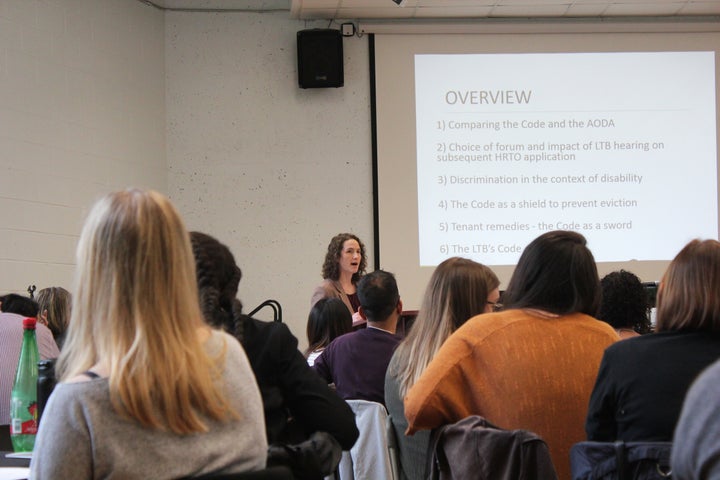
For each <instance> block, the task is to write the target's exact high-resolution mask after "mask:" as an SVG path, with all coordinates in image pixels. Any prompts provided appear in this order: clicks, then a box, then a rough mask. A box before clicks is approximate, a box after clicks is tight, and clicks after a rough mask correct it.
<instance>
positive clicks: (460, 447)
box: [430, 415, 557, 480]
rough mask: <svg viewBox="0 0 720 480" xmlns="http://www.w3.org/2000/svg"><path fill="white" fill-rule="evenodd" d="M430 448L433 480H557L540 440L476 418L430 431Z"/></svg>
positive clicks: (528, 433)
mask: <svg viewBox="0 0 720 480" xmlns="http://www.w3.org/2000/svg"><path fill="white" fill-rule="evenodd" d="M430 448H431V450H432V452H433V459H432V462H431V465H430V478H431V479H433V480H452V479H457V478H473V479H476V480H516V479H518V478H522V479H527V480H531V479H536V480H557V473H556V472H555V467H554V466H553V463H552V459H551V458H550V451H549V450H548V447H547V444H546V443H545V441H544V440H543V439H542V438H540V437H539V436H537V435H536V434H534V433H532V432H528V431H527V430H503V429H500V428H497V427H495V426H494V425H492V424H491V423H489V422H488V421H487V420H485V419H484V418H482V417H480V416H477V415H473V416H470V417H467V418H464V419H462V420H460V421H458V422H456V423H453V424H450V425H445V426H443V427H440V428H439V429H436V430H435V431H433V434H432V438H431V440H430Z"/></svg>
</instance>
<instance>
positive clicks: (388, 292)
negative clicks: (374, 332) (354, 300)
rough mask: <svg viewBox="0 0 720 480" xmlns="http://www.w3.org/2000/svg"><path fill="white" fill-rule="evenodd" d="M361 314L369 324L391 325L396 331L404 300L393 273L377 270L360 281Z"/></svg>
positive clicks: (391, 328)
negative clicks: (401, 297) (401, 298)
mask: <svg viewBox="0 0 720 480" xmlns="http://www.w3.org/2000/svg"><path fill="white" fill-rule="evenodd" d="M357 294H358V299H359V300H360V309H359V312H360V315H362V317H363V318H365V319H366V320H367V322H368V325H369V326H378V327H381V328H383V327H389V328H386V329H387V330H391V331H392V332H393V333H394V332H395V327H396V325H397V320H398V317H399V315H400V314H401V313H402V301H401V300H400V293H399V292H398V286H397V282H396V281H395V276H394V275H393V274H392V273H389V272H386V271H384V270H376V271H374V272H372V273H369V274H367V275H365V276H364V277H363V278H362V279H361V280H360V282H359V283H358V292H357Z"/></svg>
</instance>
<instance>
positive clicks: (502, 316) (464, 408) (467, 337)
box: [404, 231, 618, 479]
mask: <svg viewBox="0 0 720 480" xmlns="http://www.w3.org/2000/svg"><path fill="white" fill-rule="evenodd" d="M504 301H505V308H506V310H505V311H503V312H498V313H490V314H484V315H481V316H476V317H474V318H472V319H470V320H468V321H467V322H466V323H465V324H464V325H463V326H462V327H460V328H459V329H458V330H457V331H456V332H455V333H454V334H453V335H451V336H450V338H449V339H448V340H447V341H446V342H445V343H444V344H443V346H442V347H441V348H440V351H439V352H438V353H437V355H436V356H435V358H434V359H433V360H432V362H431V363H430V365H429V366H428V368H427V369H426V370H425V372H424V373H423V375H422V376H421V377H420V379H419V380H418V381H417V382H416V383H415V384H414V385H413V387H412V388H411V389H410V391H409V392H408V394H407V396H406V397H405V402H404V403H405V414H406V416H407V419H408V424H409V428H408V434H412V433H414V432H416V431H418V430H427V429H433V428H436V427H439V426H442V425H445V424H449V423H454V422H457V421H459V420H461V419H463V418H465V417H468V416H470V415H480V416H483V417H485V418H486V419H487V420H488V421H490V422H491V423H493V424H495V425H496V426H498V427H500V428H504V429H508V430H512V429H523V430H529V431H531V432H534V433H536V434H538V435H540V436H541V437H542V438H543V439H544V440H545V441H546V442H547V444H548V447H549V449H550V454H551V456H552V459H553V463H554V465H555V469H556V470H557V472H558V476H559V478H560V479H569V478H570V461H569V451H570V447H571V446H572V445H573V444H574V443H576V442H579V441H582V440H584V439H585V432H584V429H583V427H584V423H585V415H586V413H587V405H588V399H589V398H590V392H591V391H592V388H593V383H594V381H595V376H596V374H597V370H598V365H599V363H600V359H601V358H602V354H603V351H604V350H605V348H606V347H607V346H608V345H610V344H612V343H613V342H615V341H616V340H617V339H618V335H617V333H616V332H615V330H613V328H612V327H610V326H609V325H608V324H606V323H604V322H600V321H599V320H596V319H595V318H593V317H592V316H593V315H594V314H595V313H596V312H597V309H598V305H599V302H600V280H599V277H598V273H597V268H596V266H595V260H594V258H593V256H592V253H591V252H590V250H589V249H588V248H587V246H586V241H585V238H584V237H583V236H582V235H580V234H579V233H576V232H569V231H554V232H548V233H545V234H543V235H541V236H540V237H538V238H536V239H535V240H533V241H532V242H531V243H530V244H529V245H528V246H527V248H526V249H525V250H524V252H523V254H522V255H521V257H520V260H519V262H518V265H517V267H516V269H515V273H514V274H513V276H512V278H511V280H510V283H509V285H508V288H507V290H506V292H505V297H504Z"/></svg>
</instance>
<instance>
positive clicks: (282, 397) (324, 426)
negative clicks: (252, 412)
mask: <svg viewBox="0 0 720 480" xmlns="http://www.w3.org/2000/svg"><path fill="white" fill-rule="evenodd" d="M243 318H244V326H243V328H244V331H243V341H242V345H243V347H244V348H245V352H246V353H247V356H248V359H249V360H250V365H251V367H252V369H253V372H254V373H255V378H256V379H257V382H258V386H259V387H260V393H261V395H262V399H263V404H264V408H265V426H266V429H267V437H268V443H275V442H286V443H299V442H301V441H303V440H305V439H307V437H308V436H309V435H310V434H312V433H313V432H317V431H323V432H327V433H329V434H330V435H332V436H333V437H335V439H336V440H337V441H338V443H340V445H341V446H342V448H343V450H349V449H350V447H352V445H353V444H354V443H355V440H357V437H358V429H357V426H356V425H355V415H354V414H353V412H352V410H351V409H350V407H349V406H348V404H347V403H346V402H345V401H344V400H343V399H342V398H340V397H339V396H338V395H337V394H336V393H335V392H334V391H332V390H331V389H330V388H329V387H328V385H327V383H326V382H325V381H323V379H322V378H320V377H319V376H318V375H317V374H316V373H315V372H314V371H312V369H311V368H310V367H309V366H308V364H307V361H306V360H305V358H304V357H303V356H302V354H301V353H300V351H299V350H298V341H297V339H296V338H295V337H294V336H293V334H292V333H291V332H290V330H289V329H288V327H287V325H285V324H284V323H280V322H263V321H261V320H256V319H254V318H250V317H247V316H246V317H243Z"/></svg>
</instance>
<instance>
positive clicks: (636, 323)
mask: <svg viewBox="0 0 720 480" xmlns="http://www.w3.org/2000/svg"><path fill="white" fill-rule="evenodd" d="M600 288H602V300H601V301H600V312H599V313H598V316H597V318H598V320H602V321H603V322H607V323H609V324H610V326H612V327H613V328H614V329H615V331H616V332H618V335H619V336H620V339H621V340H623V339H625V338H630V337H636V336H638V335H642V334H645V333H650V330H651V326H650V319H649V318H648V307H649V304H648V296H647V292H646V291H645V287H643V284H642V282H641V281H640V279H639V278H638V277H637V276H636V275H635V274H634V273H632V272H628V271H626V270H619V271H617V272H612V273H608V274H607V275H605V276H604V277H603V278H602V279H601V280H600Z"/></svg>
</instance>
